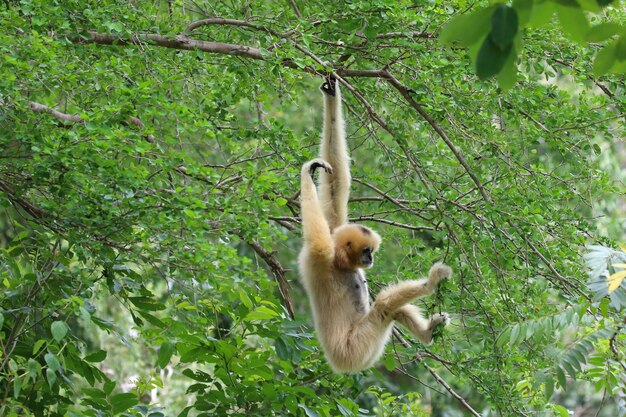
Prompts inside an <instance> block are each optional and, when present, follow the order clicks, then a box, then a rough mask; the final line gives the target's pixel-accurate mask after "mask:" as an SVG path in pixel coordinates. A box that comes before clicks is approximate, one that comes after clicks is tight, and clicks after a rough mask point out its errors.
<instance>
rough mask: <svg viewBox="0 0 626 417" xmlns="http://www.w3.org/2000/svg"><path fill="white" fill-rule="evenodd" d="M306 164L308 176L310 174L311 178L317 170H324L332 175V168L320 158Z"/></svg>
mask: <svg viewBox="0 0 626 417" xmlns="http://www.w3.org/2000/svg"><path fill="white" fill-rule="evenodd" d="M308 164H309V174H311V178H313V175H314V174H315V170H316V169H317V168H324V171H326V173H327V174H332V173H333V167H331V166H330V164H329V163H328V162H326V161H324V160H323V159H321V158H317V159H313V160H311V161H309V162H308Z"/></svg>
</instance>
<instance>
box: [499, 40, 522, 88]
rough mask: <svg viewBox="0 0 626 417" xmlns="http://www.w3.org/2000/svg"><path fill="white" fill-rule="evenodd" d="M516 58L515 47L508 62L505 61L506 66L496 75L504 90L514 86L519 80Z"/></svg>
mask: <svg viewBox="0 0 626 417" xmlns="http://www.w3.org/2000/svg"><path fill="white" fill-rule="evenodd" d="M516 59H517V53H516V51H515V47H514V48H513V49H512V50H511V53H510V54H509V57H508V58H507V60H506V62H505V63H504V66H503V67H502V69H501V70H500V72H499V73H498V74H497V75H496V80H498V86H499V87H500V89H501V90H502V91H503V92H506V91H508V90H510V89H511V88H513V86H514V85H515V82H516V81H517V66H516V65H515V61H516Z"/></svg>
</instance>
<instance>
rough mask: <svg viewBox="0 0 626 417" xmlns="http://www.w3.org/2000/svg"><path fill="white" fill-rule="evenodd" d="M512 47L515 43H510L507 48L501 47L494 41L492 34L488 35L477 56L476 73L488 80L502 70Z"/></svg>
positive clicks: (482, 78)
mask: <svg viewBox="0 0 626 417" xmlns="http://www.w3.org/2000/svg"><path fill="white" fill-rule="evenodd" d="M512 49H513V44H510V45H509V47H508V48H507V49H505V50H502V49H500V47H499V46H497V45H496V44H495V43H494V42H493V40H492V39H491V36H487V38H485V41H484V42H483V45H482V47H481V48H480V51H478V56H477V57H476V75H478V78H480V79H481V80H486V79H487V78H489V77H492V76H494V75H496V74H497V73H498V72H500V70H501V69H502V68H503V67H504V64H505V63H506V61H507V59H508V58H509V55H510V54H511V50H512Z"/></svg>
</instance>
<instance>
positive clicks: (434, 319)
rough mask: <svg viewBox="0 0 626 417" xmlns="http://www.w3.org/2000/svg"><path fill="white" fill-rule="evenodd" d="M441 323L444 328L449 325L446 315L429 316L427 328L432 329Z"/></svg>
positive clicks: (448, 317)
mask: <svg viewBox="0 0 626 417" xmlns="http://www.w3.org/2000/svg"><path fill="white" fill-rule="evenodd" d="M442 323H443V325H444V326H447V325H448V324H450V316H449V315H448V313H437V314H433V315H432V316H430V326H428V327H429V328H430V329H434V328H435V327H437V326H439V325H440V324H442Z"/></svg>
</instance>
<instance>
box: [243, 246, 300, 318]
mask: <svg viewBox="0 0 626 417" xmlns="http://www.w3.org/2000/svg"><path fill="white" fill-rule="evenodd" d="M239 237H240V238H241V239H243V240H244V241H245V242H246V243H247V244H248V245H250V247H251V248H252V249H253V250H254V252H256V254H257V255H259V256H260V257H261V258H262V259H263V261H265V263H266V264H267V266H269V268H270V269H271V271H272V274H274V277H275V278H276V282H277V283H278V290H279V291H280V295H281V297H282V299H283V302H284V303H285V308H286V309H287V312H288V313H289V317H291V319H292V320H293V319H294V318H295V313H294V311H293V304H292V303H291V297H290V296H289V282H287V279H286V278H285V268H283V266H282V265H281V264H280V262H279V261H278V259H277V258H276V256H275V255H274V253H272V252H269V251H268V250H266V249H265V248H264V247H263V246H261V245H260V244H259V243H258V242H256V241H254V240H246V239H244V238H243V236H241V235H239Z"/></svg>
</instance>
